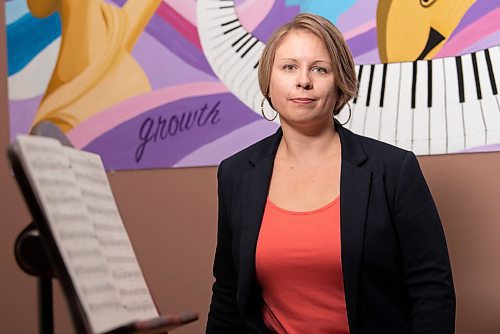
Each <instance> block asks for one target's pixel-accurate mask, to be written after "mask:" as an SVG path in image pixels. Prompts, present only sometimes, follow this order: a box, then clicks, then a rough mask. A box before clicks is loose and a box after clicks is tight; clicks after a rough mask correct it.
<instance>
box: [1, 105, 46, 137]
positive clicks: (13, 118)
mask: <svg viewBox="0 0 500 334" xmlns="http://www.w3.org/2000/svg"><path fill="white" fill-rule="evenodd" d="M41 100H42V95H40V96H36V97H33V98H31V99H25V100H9V111H10V112H9V118H10V127H9V131H10V140H11V141H12V140H14V138H15V137H16V135H17V134H19V133H23V134H26V133H28V132H29V131H30V129H31V123H32V122H33V118H35V114H36V111H37V110H38V106H39V105H40V101H41Z"/></svg>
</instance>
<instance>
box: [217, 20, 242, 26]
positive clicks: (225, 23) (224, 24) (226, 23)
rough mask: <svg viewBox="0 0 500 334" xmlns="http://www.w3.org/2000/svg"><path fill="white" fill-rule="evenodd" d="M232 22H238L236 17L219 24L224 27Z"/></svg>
mask: <svg viewBox="0 0 500 334" xmlns="http://www.w3.org/2000/svg"><path fill="white" fill-rule="evenodd" d="M234 22H238V19H234V20H231V21H228V22H224V23H222V24H221V27H225V26H227V25H228V24H231V23H234Z"/></svg>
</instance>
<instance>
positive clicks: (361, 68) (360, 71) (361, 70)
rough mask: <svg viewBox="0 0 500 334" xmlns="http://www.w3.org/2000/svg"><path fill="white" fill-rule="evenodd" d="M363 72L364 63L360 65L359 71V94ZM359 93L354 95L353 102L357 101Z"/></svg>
mask: <svg viewBox="0 0 500 334" xmlns="http://www.w3.org/2000/svg"><path fill="white" fill-rule="evenodd" d="M362 73H363V65H359V72H358V94H359V83H360V82H361V74H362ZM358 94H356V96H355V97H354V100H353V101H352V103H356V100H357V99H358Z"/></svg>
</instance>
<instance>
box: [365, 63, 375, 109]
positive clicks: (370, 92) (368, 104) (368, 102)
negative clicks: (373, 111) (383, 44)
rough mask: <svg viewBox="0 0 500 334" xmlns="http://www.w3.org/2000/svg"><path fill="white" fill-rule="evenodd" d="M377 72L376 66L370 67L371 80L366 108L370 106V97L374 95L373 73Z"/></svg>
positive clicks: (369, 81)
mask: <svg viewBox="0 0 500 334" xmlns="http://www.w3.org/2000/svg"><path fill="white" fill-rule="evenodd" d="M374 71H375V65H373V64H372V65H370V79H369V80H368V94H367V95H366V106H367V107H368V106H370V97H371V95H372V82H373V72H374Z"/></svg>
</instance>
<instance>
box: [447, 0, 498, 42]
mask: <svg viewBox="0 0 500 334" xmlns="http://www.w3.org/2000/svg"><path fill="white" fill-rule="evenodd" d="M498 7H500V2H499V1H498V0H478V1H476V2H475V3H474V4H473V5H472V6H471V7H470V8H469V10H468V11H467V12H466V13H465V15H464V17H463V18H462V20H460V23H459V24H458V25H457V27H456V28H455V30H453V33H452V34H451V36H450V39H449V40H451V39H452V38H453V36H454V35H456V34H458V33H459V32H460V31H462V30H463V29H464V28H466V27H467V26H468V25H469V24H471V23H472V22H474V21H476V20H477V19H479V18H481V17H482V16H484V15H486V14H488V13H489V12H492V11H493V10H495V9H496V8H498Z"/></svg>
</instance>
